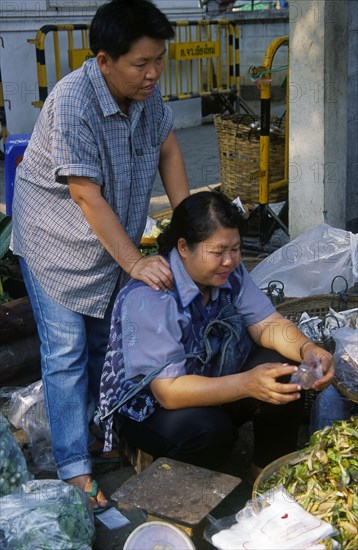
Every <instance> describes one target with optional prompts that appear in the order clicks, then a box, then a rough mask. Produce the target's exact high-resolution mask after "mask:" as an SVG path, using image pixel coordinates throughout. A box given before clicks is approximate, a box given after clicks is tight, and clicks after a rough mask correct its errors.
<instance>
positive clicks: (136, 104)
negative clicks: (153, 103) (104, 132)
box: [85, 58, 144, 117]
mask: <svg viewBox="0 0 358 550" xmlns="http://www.w3.org/2000/svg"><path fill="white" fill-rule="evenodd" d="M85 65H86V69H87V70H88V74H89V78H90V80H91V82H92V85H93V88H94V91H95V94H96V96H97V99H98V103H99V105H100V107H101V109H102V113H103V116H105V117H106V116H111V115H115V114H116V113H120V114H122V115H125V113H123V112H122V110H121V109H120V107H119V105H118V103H117V102H116V100H115V99H114V97H113V96H112V94H111V92H110V91H109V88H108V86H107V83H106V80H105V78H104V76H103V74H102V73H101V71H100V69H99V67H98V64H97V60H96V59H95V58H94V59H89V60H88V61H86V62H85ZM143 107H144V101H136V100H133V101H131V104H130V106H129V113H130V114H131V115H133V114H135V113H137V112H138V114H139V113H140V112H141V111H142V110H143ZM125 116H126V115H125Z"/></svg>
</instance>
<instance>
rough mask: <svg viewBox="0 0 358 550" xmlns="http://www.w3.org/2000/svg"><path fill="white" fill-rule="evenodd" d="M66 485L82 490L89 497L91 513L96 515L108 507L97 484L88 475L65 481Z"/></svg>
mask: <svg viewBox="0 0 358 550" xmlns="http://www.w3.org/2000/svg"><path fill="white" fill-rule="evenodd" d="M66 483H69V484H70V485H74V486H75V487H79V488H80V489H82V490H83V491H84V492H85V493H86V494H87V496H88V497H89V499H90V501H91V504H92V506H93V511H94V512H96V511H97V513H98V512H101V511H103V510H105V509H106V508H108V507H109V502H108V500H107V499H106V497H105V496H104V494H103V493H102V491H101V489H99V488H98V486H97V483H96V481H95V480H94V479H92V477H91V476H90V475H82V476H77V477H72V478H71V479H66Z"/></svg>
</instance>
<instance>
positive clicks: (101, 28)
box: [89, 0, 174, 60]
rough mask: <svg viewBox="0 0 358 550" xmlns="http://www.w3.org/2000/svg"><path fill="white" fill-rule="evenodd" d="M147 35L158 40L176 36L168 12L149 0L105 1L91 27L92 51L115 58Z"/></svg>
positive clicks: (126, 51)
mask: <svg viewBox="0 0 358 550" xmlns="http://www.w3.org/2000/svg"><path fill="white" fill-rule="evenodd" d="M145 36H147V37H149V38H154V39H157V40H169V39H170V38H173V36H174V30H173V26H172V24H171V23H170V21H169V20H168V19H167V17H166V15H164V13H163V12H161V11H160V10H159V9H158V8H157V7H156V6H155V5H154V4H153V3H152V2H150V1H149V0H112V2H109V3H107V4H103V6H100V7H99V8H98V10H97V12H96V14H95V16H94V18H93V20H92V23H91V26H90V30H89V42H90V48H91V50H92V52H93V54H94V55H97V54H98V52H99V51H100V50H103V51H105V52H106V53H108V55H110V57H111V58H112V59H114V60H117V59H118V58H119V57H120V56H121V55H124V54H126V53H128V52H129V50H130V48H131V46H132V44H133V42H135V41H136V40H139V39H140V38H143V37H145Z"/></svg>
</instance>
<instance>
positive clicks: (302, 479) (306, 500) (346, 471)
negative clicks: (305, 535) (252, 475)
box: [259, 417, 358, 550]
mask: <svg viewBox="0 0 358 550" xmlns="http://www.w3.org/2000/svg"><path fill="white" fill-rule="evenodd" d="M357 482H358V417H352V418H351V419H350V420H347V421H344V420H342V421H336V422H334V423H333V425H332V426H327V427H326V428H324V429H323V430H319V431H317V432H315V433H314V434H313V435H312V437H311V439H310V441H309V445H308V446H307V447H306V448H305V449H303V450H302V451H301V452H300V453H299V456H298V458H297V459H296V460H294V461H292V462H291V463H289V464H286V465H284V466H282V467H281V468H279V469H278V470H277V471H276V472H274V473H273V474H272V475H271V476H269V477H268V478H267V479H265V480H264V482H263V483H262V484H260V485H259V493H260V494H261V493H264V492H265V491H267V490H269V489H271V488H273V487H276V486H278V485H283V486H284V487H285V489H286V490H287V491H288V493H290V494H291V495H292V496H293V497H294V498H295V500H296V501H297V502H298V503H299V504H300V505H301V506H302V507H303V508H304V509H305V510H307V512H310V513H311V514H313V515H315V516H317V517H319V518H321V519H322V520H324V521H326V522H328V523H330V524H331V525H333V526H334V527H335V528H336V529H337V530H338V535H336V536H335V537H334V538H336V539H337V541H338V542H339V543H340V544H341V545H342V548H344V550H356V549H357V548H358V528H357V525H358V494H357Z"/></svg>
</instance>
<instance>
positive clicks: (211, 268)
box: [178, 227, 241, 290]
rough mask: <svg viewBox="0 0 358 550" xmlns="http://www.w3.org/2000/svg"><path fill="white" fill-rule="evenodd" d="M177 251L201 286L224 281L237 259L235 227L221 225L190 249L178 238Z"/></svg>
mask: <svg viewBox="0 0 358 550" xmlns="http://www.w3.org/2000/svg"><path fill="white" fill-rule="evenodd" d="M178 251H179V254H180V256H181V258H182V260H183V263H184V265H185V268H186V270H187V272H188V273H189V275H190V277H191V278H192V279H193V281H194V282H195V283H196V284H197V285H198V287H199V288H200V290H203V289H204V288H205V287H208V286H210V287H218V286H221V285H223V284H224V283H225V282H226V281H227V279H228V277H229V275H230V274H231V273H232V272H233V271H234V270H235V268H236V266H237V265H238V263H239V262H240V257H241V254H240V234H239V231H238V229H233V228H227V227H220V228H219V229H217V230H216V231H214V233H213V234H212V235H211V237H210V238H209V239H207V240H205V241H202V242H201V243H199V244H197V245H196V246H195V248H193V249H190V248H189V247H188V245H187V243H186V240H185V239H179V241H178Z"/></svg>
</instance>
